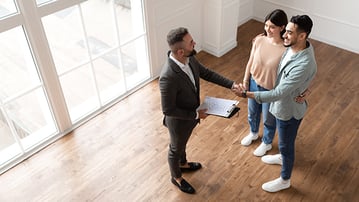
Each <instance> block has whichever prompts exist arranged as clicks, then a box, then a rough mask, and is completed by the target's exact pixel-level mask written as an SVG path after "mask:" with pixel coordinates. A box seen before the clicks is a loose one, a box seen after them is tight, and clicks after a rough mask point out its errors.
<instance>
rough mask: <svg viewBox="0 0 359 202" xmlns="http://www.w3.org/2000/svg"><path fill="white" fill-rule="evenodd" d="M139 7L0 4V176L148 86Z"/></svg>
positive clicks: (104, 2)
mask: <svg viewBox="0 0 359 202" xmlns="http://www.w3.org/2000/svg"><path fill="white" fill-rule="evenodd" d="M147 50H148V49H147V41H146V30H145V24H144V17H143V1H142V0H88V1H85V0H26V1H22V0H2V1H0V52H1V54H0V62H1V63H0V64H1V66H0V173H1V172H3V171H4V170H5V169H7V168H9V167H11V166H12V165H13V164H14V163H16V162H19V161H21V159H25V158H26V157H28V156H29V155H31V154H32V153H34V152H35V151H37V150H39V149H41V148H43V147H44V146H46V145H47V144H50V143H51V142H52V141H54V140H55V139H57V138H58V137H61V136H62V135H64V134H66V133H67V132H69V131H71V130H72V128H73V127H74V126H75V125H76V124H79V123H81V121H83V120H86V119H88V118H91V116H93V115H94V114H95V113H98V112H99V111H101V110H103V109H104V108H105V107H106V106H109V105H111V104H112V103H114V102H115V101H117V100H119V99H121V98H122V97H124V96H126V95H127V94H128V93H130V92H132V90H133V89H136V88H137V87H138V86H139V85H142V84H144V83H145V82H148V81H149V80H150V68H149V61H148V56H147Z"/></svg>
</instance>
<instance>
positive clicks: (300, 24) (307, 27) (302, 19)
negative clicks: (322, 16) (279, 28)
mask: <svg viewBox="0 0 359 202" xmlns="http://www.w3.org/2000/svg"><path fill="white" fill-rule="evenodd" d="M290 22H292V23H294V24H296V25H297V31H298V32H305V33H307V36H306V38H308V36H309V34H310V32H311V31H312V27H313V21H312V19H310V17H309V16H307V15H296V16H293V17H292V18H291V19H290Z"/></svg>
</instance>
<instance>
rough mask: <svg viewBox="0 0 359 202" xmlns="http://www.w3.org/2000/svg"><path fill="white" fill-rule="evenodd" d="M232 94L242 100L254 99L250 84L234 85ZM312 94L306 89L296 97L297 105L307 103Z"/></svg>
mask: <svg viewBox="0 0 359 202" xmlns="http://www.w3.org/2000/svg"><path fill="white" fill-rule="evenodd" d="M231 90H232V92H233V93H234V94H236V95H237V96H238V97H242V98H254V92H249V91H248V90H249V85H248V83H243V84H242V83H239V84H237V83H233V86H232V88H231ZM310 93H311V91H310V90H309V89H306V90H305V91H304V92H302V93H301V94H300V95H297V96H296V97H294V100H295V102H297V103H300V104H302V103H304V102H305V101H306V98H307V96H308V95H309V94H310Z"/></svg>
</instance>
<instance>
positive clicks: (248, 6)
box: [144, 0, 359, 78]
mask: <svg viewBox="0 0 359 202" xmlns="http://www.w3.org/2000/svg"><path fill="white" fill-rule="evenodd" d="M237 1H239V10H238V15H237V16H236V18H238V26H240V25H241V24H243V23H245V22H247V21H248V20H250V19H256V20H259V21H263V20H264V17H265V16H266V15H267V14H268V13H269V12H270V11H272V10H274V9H276V8H281V9H283V10H285V11H286V13H287V15H288V18H290V17H291V16H293V15H298V14H307V15H309V16H310V17H311V18H312V20H313V22H314V26H313V30H312V33H311V35H310V37H311V38H313V39H316V40H318V41H322V42H324V43H328V44H331V45H334V46H337V47H339V48H343V49H346V50H349V51H352V52H355V53H359V37H358V36H359V0H341V1H334V0H300V1H299V0H237ZM144 2H145V7H146V18H147V19H146V20H147V31H148V33H149V38H148V40H149V48H150V53H149V54H150V60H151V69H152V76H153V78H156V77H157V76H158V75H159V74H160V71H161V69H162V65H163V64H164V62H165V61H166V58H167V56H166V54H167V51H168V46H167V42H166V35H167V33H168V31H169V30H171V29H173V28H176V27H179V26H184V27H187V28H188V29H189V31H190V33H191V35H192V37H193V38H194V40H195V41H196V43H197V45H196V49H197V51H199V50H201V49H202V44H203V42H204V38H205V36H206V34H207V32H208V30H204V26H203V23H204V22H205V19H204V18H205V15H204V9H205V8H206V6H205V4H206V3H209V1H208V0H144Z"/></svg>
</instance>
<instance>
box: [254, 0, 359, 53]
mask: <svg viewBox="0 0 359 202" xmlns="http://www.w3.org/2000/svg"><path fill="white" fill-rule="evenodd" d="M275 8H281V9H283V10H284V11H286V13H287V15H288V18H289V19H290V18H291V17H292V16H293V15H302V14H306V15H308V16H310V17H311V18H312V20H313V24H314V25H313V29H312V33H311V35H310V38H313V39H315V40H318V41H321V42H324V43H327V44H331V45H333V46H337V47H339V48H343V49H346V50H349V51H352V52H355V53H359V1H358V0H341V1H334V0H300V1H297V0H254V5H253V18H254V19H257V20H260V21H263V20H264V17H265V16H266V14H268V13H269V12H270V11H271V10H273V9H275Z"/></svg>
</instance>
